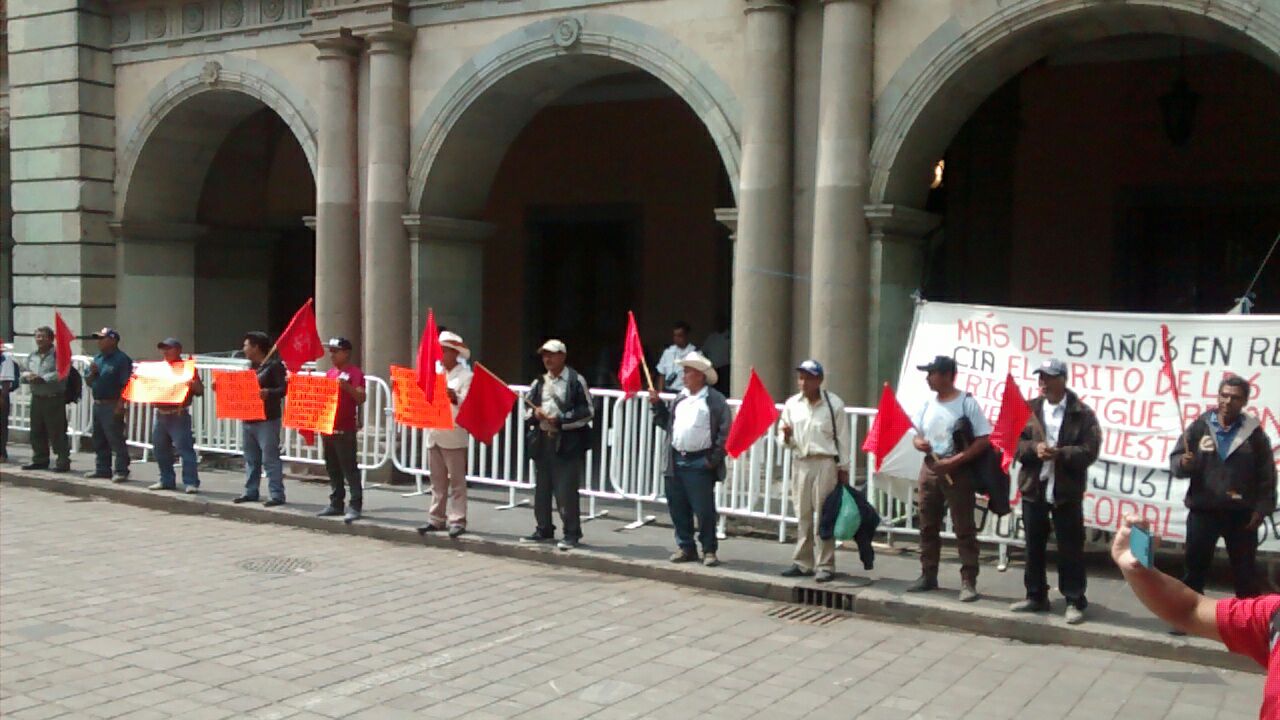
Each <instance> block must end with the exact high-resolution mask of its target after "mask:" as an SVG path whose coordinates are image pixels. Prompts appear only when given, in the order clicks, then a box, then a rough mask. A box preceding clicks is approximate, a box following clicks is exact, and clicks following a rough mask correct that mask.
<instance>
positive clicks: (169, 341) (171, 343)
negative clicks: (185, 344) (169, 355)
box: [156, 337, 182, 350]
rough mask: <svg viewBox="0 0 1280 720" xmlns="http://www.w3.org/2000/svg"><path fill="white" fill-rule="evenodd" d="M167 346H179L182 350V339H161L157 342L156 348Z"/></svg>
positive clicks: (161, 348) (160, 348)
mask: <svg viewBox="0 0 1280 720" xmlns="http://www.w3.org/2000/svg"><path fill="white" fill-rule="evenodd" d="M165 348H178V349H179V350H181V349H182V341H181V340H179V339H178V338H175V337H167V338H165V339H163V340H161V341H160V342H158V343H156V349H158V350H164V349H165Z"/></svg>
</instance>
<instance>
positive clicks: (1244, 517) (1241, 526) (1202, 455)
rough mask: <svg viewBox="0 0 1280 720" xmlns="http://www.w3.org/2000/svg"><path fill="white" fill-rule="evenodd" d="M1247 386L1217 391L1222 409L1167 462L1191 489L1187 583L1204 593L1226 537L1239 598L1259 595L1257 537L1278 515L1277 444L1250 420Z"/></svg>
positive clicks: (1192, 430)
mask: <svg viewBox="0 0 1280 720" xmlns="http://www.w3.org/2000/svg"><path fill="white" fill-rule="evenodd" d="M1249 391H1250V388H1249V383H1248V382H1247V381H1246V380H1245V379H1244V378H1241V377H1239V376H1237V375H1232V376H1230V377H1227V378H1225V379H1223V381H1222V382H1221V383H1220V384H1219V385H1218V409H1217V410H1215V411H1211V412H1206V413H1205V414H1203V415H1201V416H1200V417H1199V418H1197V419H1196V421H1195V422H1193V423H1191V425H1190V426H1189V427H1188V428H1187V431H1186V433H1184V434H1183V436H1182V437H1180V438H1178V444H1177V445H1175V446H1174V448H1173V454H1172V455H1171V456H1170V457H1169V464H1170V470H1171V471H1172V472H1173V475H1174V477H1180V478H1188V477H1189V478H1191V484H1190V487H1188V488H1187V496H1186V499H1185V501H1184V502H1185V503H1186V506H1187V542H1186V575H1184V576H1183V578H1182V582H1184V583H1186V585H1187V587H1189V588H1191V589H1192V590H1195V591H1196V592H1198V593H1204V581H1205V575H1206V573H1208V571H1209V566H1210V565H1211V564H1213V551H1214V548H1216V547H1217V545H1218V538H1219V537H1222V538H1223V539H1224V540H1225V541H1226V545H1227V557H1228V558H1230V560H1231V574H1232V578H1233V580H1234V581H1235V591H1236V597H1240V598H1246V597H1254V596H1256V595H1259V594H1261V592H1262V588H1261V583H1260V582H1259V581H1258V572H1257V567H1256V562H1255V561H1256V557H1257V551H1258V539H1257V532H1258V526H1259V525H1261V524H1262V520H1263V518H1265V517H1266V516H1268V515H1270V514H1271V513H1272V512H1274V511H1275V509H1276V466H1275V456H1274V455H1273V454H1272V451H1271V440H1270V439H1269V438H1268V437H1267V434H1266V432H1264V431H1263V429H1262V425H1261V423H1259V422H1258V418H1256V417H1254V416H1253V415H1246V414H1244V407H1245V404H1246V403H1248V401H1249Z"/></svg>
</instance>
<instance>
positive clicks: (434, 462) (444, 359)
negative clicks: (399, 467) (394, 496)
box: [418, 330, 471, 538]
mask: <svg viewBox="0 0 1280 720" xmlns="http://www.w3.org/2000/svg"><path fill="white" fill-rule="evenodd" d="M440 349H441V351H442V352H441V356H440V364H441V365H442V366H443V367H444V372H445V384H446V386H447V387H448V390H449V406H450V407H449V411H450V412H451V413H452V414H453V417H454V419H455V420H456V419H457V417H458V408H459V407H460V406H461V405H462V401H463V400H465V399H466V397H467V391H468V390H470V389H471V369H470V368H468V367H467V366H466V364H465V363H463V362H461V361H460V360H459V358H461V359H464V360H465V359H470V358H471V349H470V348H468V347H467V344H466V343H464V342H463V341H462V337H461V336H459V335H458V334H457V333H453V332H449V331H448V330H446V331H444V332H442V333H440ZM426 435H427V448H428V450H429V452H430V456H431V457H430V467H431V514H430V516H429V517H428V519H427V524H426V525H423V526H422V527H419V528H418V532H419V534H423V535H425V534H426V533H429V532H438V531H440V530H444V529H445V528H446V527H447V528H448V530H449V537H451V538H456V537H458V536H459V535H461V534H462V533H464V532H466V530H467V442H468V438H469V436H468V435H467V431H466V430H464V429H463V428H460V427H458V426H457V424H456V423H455V424H454V427H453V429H452V430H428V431H427V433H426Z"/></svg>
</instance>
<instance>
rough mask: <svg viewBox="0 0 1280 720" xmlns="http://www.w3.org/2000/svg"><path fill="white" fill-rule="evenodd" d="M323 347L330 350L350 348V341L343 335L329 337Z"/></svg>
mask: <svg viewBox="0 0 1280 720" xmlns="http://www.w3.org/2000/svg"><path fill="white" fill-rule="evenodd" d="M325 347H327V348H329V349H330V350H350V349H351V341H350V340H348V339H346V338H344V337H332V338H329V342H327V343H325Z"/></svg>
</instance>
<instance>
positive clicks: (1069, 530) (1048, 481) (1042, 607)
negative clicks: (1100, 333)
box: [1009, 358, 1102, 625]
mask: <svg viewBox="0 0 1280 720" xmlns="http://www.w3.org/2000/svg"><path fill="white" fill-rule="evenodd" d="M1035 373H1036V375H1037V376H1038V380H1039V385H1040V397H1038V398H1036V399H1034V400H1032V401H1031V403H1030V405H1031V413H1032V417H1031V420H1030V421H1028V422H1027V427H1026V428H1024V429H1023V431H1022V436H1021V437H1020V438H1019V440H1018V460H1019V461H1020V462H1021V463H1022V469H1021V470H1020V471H1018V489H1019V490H1021V491H1022V524H1023V527H1024V528H1025V529H1026V533H1027V535H1026V538H1027V567H1026V570H1025V571H1024V573H1023V585H1025V586H1026V588H1027V599H1026V600H1020V601H1018V602H1016V603H1014V604H1013V605H1011V606H1010V607H1009V609H1010V610H1012V611H1013V612H1048V611H1049V610H1050V609H1051V606H1050V604H1049V582H1048V577H1047V574H1046V573H1045V546H1046V545H1047V544H1048V542H1049V527H1050V525H1049V522H1050V518H1052V520H1053V532H1054V536H1055V537H1056V539H1057V541H1058V589H1059V590H1061V591H1062V594H1063V596H1065V597H1066V598H1067V613H1066V620H1067V622H1068V623H1070V624H1072V625H1075V624H1078V623H1081V622H1084V609H1085V607H1087V606H1088V604H1089V601H1088V600H1087V599H1085V596H1084V591H1085V586H1086V584H1087V580H1086V578H1085V571H1084V490H1085V487H1087V486H1088V481H1089V477H1088V473H1089V466H1090V465H1092V464H1093V463H1094V461H1096V460H1097V459H1098V448H1099V447H1100V445H1101V444H1102V429H1101V428H1100V427H1099V426H1098V418H1097V417H1096V416H1095V415H1094V414H1093V410H1092V409H1090V408H1089V406H1088V405H1085V404H1084V403H1082V402H1080V398H1079V397H1077V396H1076V394H1075V393H1073V392H1071V391H1070V390H1068V389H1067V365H1066V363H1064V362H1062V361H1061V360H1058V359H1056V358H1054V359H1051V360H1045V361H1044V362H1043V363H1041V364H1040V367H1038V368H1036V371H1035Z"/></svg>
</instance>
